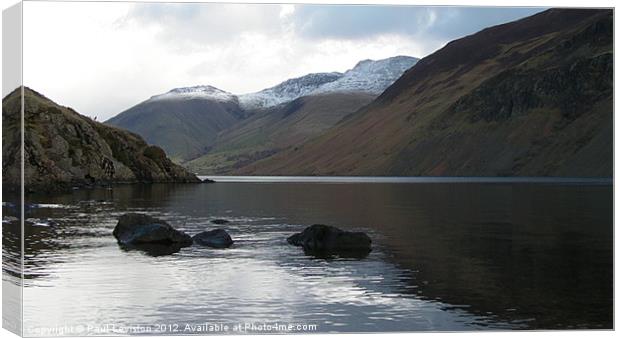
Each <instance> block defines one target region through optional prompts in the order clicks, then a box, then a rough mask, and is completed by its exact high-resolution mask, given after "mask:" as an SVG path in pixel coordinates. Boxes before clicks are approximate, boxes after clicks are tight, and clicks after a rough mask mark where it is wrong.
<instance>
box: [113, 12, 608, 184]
mask: <svg viewBox="0 0 620 338" xmlns="http://www.w3.org/2000/svg"><path fill="white" fill-rule="evenodd" d="M612 41H613V19H612V12H611V11H609V10H592V9H551V10H547V11H545V12H541V13H539V14H536V15H533V16H531V17H527V18H524V19H521V20H518V21H514V22H510V23H507V24H503V25H499V26H494V27H490V28H487V29H484V30H482V31H480V32H478V33H476V34H473V35H470V36H466V37H464V38H461V39H458V40H454V41H452V42H450V43H448V44H447V45H446V46H445V47H444V48H442V49H440V50H438V51H436V52H435V53H433V54H431V55H429V56H427V57H425V58H423V59H421V60H419V62H418V59H415V58H411V57H404V56H399V57H394V58H389V59H385V60H378V61H370V60H366V61H361V62H359V63H358V64H357V65H356V66H355V67H354V68H352V69H351V70H349V71H347V72H345V73H318V74H308V75H306V76H303V77H300V78H295V79H290V80H287V81H285V82H283V83H281V84H279V85H277V86H274V87H272V88H268V89H265V90H262V91H259V92H257V93H252V94H245V95H234V94H231V93H227V92H225V91H222V90H220V89H217V88H214V87H210V86H198V87H189V88H179V89H174V90H172V91H170V92H168V93H165V94H162V95H158V96H154V97H153V98H151V99H149V100H147V101H145V102H143V103H141V104H139V105H137V106H135V107H133V108H131V109H129V110H127V111H125V112H123V113H121V114H119V115H118V116H116V117H114V118H112V119H110V120H109V121H108V122H107V123H109V124H113V125H116V126H119V127H122V128H127V129H129V130H132V131H134V132H136V133H138V134H140V135H142V136H143V137H144V138H145V139H146V140H147V141H149V142H152V143H155V144H157V145H159V146H161V147H162V148H164V149H165V150H166V151H167V153H168V154H170V156H171V157H172V158H173V159H175V160H176V161H177V162H179V163H181V164H183V165H184V166H185V167H186V168H188V169H189V170H190V171H191V172H196V173H199V174H206V175H353V176H357V175H376V176H386V175H391V176H577V177H611V176H612V168H613V162H612V161H613V156H612V154H613V125H612V121H613V107H612V103H613V43H612Z"/></svg>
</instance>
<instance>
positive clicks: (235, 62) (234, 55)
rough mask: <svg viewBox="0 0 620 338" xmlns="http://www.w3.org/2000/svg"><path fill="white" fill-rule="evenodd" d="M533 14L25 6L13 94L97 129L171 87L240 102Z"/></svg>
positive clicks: (423, 51)
mask: <svg viewBox="0 0 620 338" xmlns="http://www.w3.org/2000/svg"><path fill="white" fill-rule="evenodd" d="M542 10H544V9H543V8H480V7H415V6H378V5H374V6H373V5H360V6H355V5H300V4H295V5H292V4H263V5H261V4H230V3H229V4H214V3H210V4H208V3H129V2H121V3H113V2H112V3H110V2H103V3H101V2H94V3H93V2H39V1H29V2H25V5H24V42H23V48H24V84H25V85H26V86H28V87H30V88H32V89H34V90H36V91H39V92H41V93H42V94H44V95H46V96H47V97H49V98H50V99H52V100H54V101H56V102H57V103H59V104H61V105H65V106H70V107H72V108H74V109H75V110H77V111H78V112H80V113H82V114H84V115H88V116H91V117H95V116H96V117H97V118H98V120H99V121H103V120H106V119H108V118H110V117H112V116H115V115H116V114H118V113H120V112H122V111H124V110H125V109H128V108H130V107H132V106H134V105H136V104H138V103H140V102H142V101H144V100H146V99H148V98H149V97H151V96H153V95H156V94H161V93H164V92H167V91H169V90H170V89H172V88H177V87H187V86H195V85H212V86H215V87H217V88H220V89H222V90H225V91H229V92H231V93H234V94H243V93H249V92H255V91H259V90H261V89H264V88H268V87H271V86H274V85H276V84H278V83H280V82H282V81H284V80H286V79H289V78H292V77H298V76H302V75H305V74H308V73H315V72H331V71H339V72H344V71H346V70H347V69H350V68H352V67H353V66H354V65H355V64H356V63H357V62H358V61H360V60H364V59H374V60H376V59H382V58H387V57H391V56H396V55H409V56H414V57H419V58H422V57H424V56H426V55H428V54H430V53H432V52H434V51H435V50H437V49H439V48H441V47H442V46H444V45H445V44H446V43H447V42H449V41H451V40H453V39H456V38H460V37H463V36H466V35H469V34H473V33H475V32H477V31H479V30H481V29H483V28H485V27H488V26H492V25H496V24H500V23H504V22H509V21H512V20H515V19H518V18H521V17H525V16H529V15H531V14H534V13H537V12H540V11H542Z"/></svg>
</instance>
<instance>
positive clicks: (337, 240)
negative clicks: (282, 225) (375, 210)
mask: <svg viewBox="0 0 620 338" xmlns="http://www.w3.org/2000/svg"><path fill="white" fill-rule="evenodd" d="M287 241H288V242H289V243H290V244H292V245H295V246H301V247H303V248H304V251H305V252H306V253H308V254H312V255H314V256H321V257H323V256H331V255H338V256H346V257H364V256H366V255H368V253H369V252H370V251H371V242H372V241H371V240H370V237H368V235H366V234H365V233H363V232H351V231H344V230H341V229H338V228H336V227H333V226H330V225H323V224H314V225H312V226H309V227H307V228H306V229H304V231H302V232H300V233H297V234H294V235H293V236H291V237H289V238H288V239H287Z"/></svg>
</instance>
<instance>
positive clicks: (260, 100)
mask: <svg viewBox="0 0 620 338" xmlns="http://www.w3.org/2000/svg"><path fill="white" fill-rule="evenodd" d="M342 75H343V74H342V73H337V72H333V73H313V74H308V75H304V76H302V77H298V78H293V79H289V80H286V81H284V82H282V83H280V84H278V85H276V86H274V87H271V88H267V89H263V90H261V91H259V92H256V93H250V94H243V95H239V104H240V105H241V107H242V108H244V109H251V108H262V107H271V106H276V105H278V104H280V103H284V102H289V101H293V100H295V99H296V98H299V97H302V96H306V95H308V94H310V93H312V92H313V91H315V90H316V89H318V88H320V87H321V86H322V85H325V84H327V83H330V82H333V81H336V80H338V79H340V78H341V77H342Z"/></svg>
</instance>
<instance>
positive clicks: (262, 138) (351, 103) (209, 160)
mask: <svg viewBox="0 0 620 338" xmlns="http://www.w3.org/2000/svg"><path fill="white" fill-rule="evenodd" d="M375 97H376V96H375V95H373V94H369V93H332V94H321V95H313V96H304V97H301V98H298V99H296V100H294V101H291V102H288V103H284V104H281V105H278V106H275V107H271V108H266V109H265V110H263V111H260V112H258V113H256V114H255V115H253V116H252V117H250V118H248V119H247V120H245V121H243V122H241V123H239V124H237V125H235V126H233V127H232V128H230V129H229V130H224V131H223V132H222V133H221V134H220V136H219V137H218V139H217V141H216V142H215V144H214V146H213V148H212V149H210V151H209V152H208V153H207V154H206V155H204V156H201V157H199V158H197V159H194V160H192V161H189V162H187V163H185V164H184V166H186V167H187V168H188V169H189V170H190V171H192V172H198V173H201V174H226V173H230V172H232V171H234V170H236V169H238V168H241V167H243V166H245V165H247V164H250V163H252V162H255V161H258V160H260V159H263V158H266V157H269V156H271V155H273V154H275V153H277V152H279V151H282V150H284V149H288V148H290V147H295V146H296V145H299V144H303V143H304V142H306V141H308V140H310V139H312V138H314V137H316V136H317V135H320V134H321V133H322V132H324V131H326V130H327V129H329V128H331V127H332V126H334V125H335V124H336V123H338V121H340V120H341V119H343V118H344V117H345V116H347V115H349V114H351V113H353V112H355V111H356V110H358V109H359V108H360V107H362V106H364V105H366V104H367V103H369V102H370V101H372V100H373V99H374V98H375Z"/></svg>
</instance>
